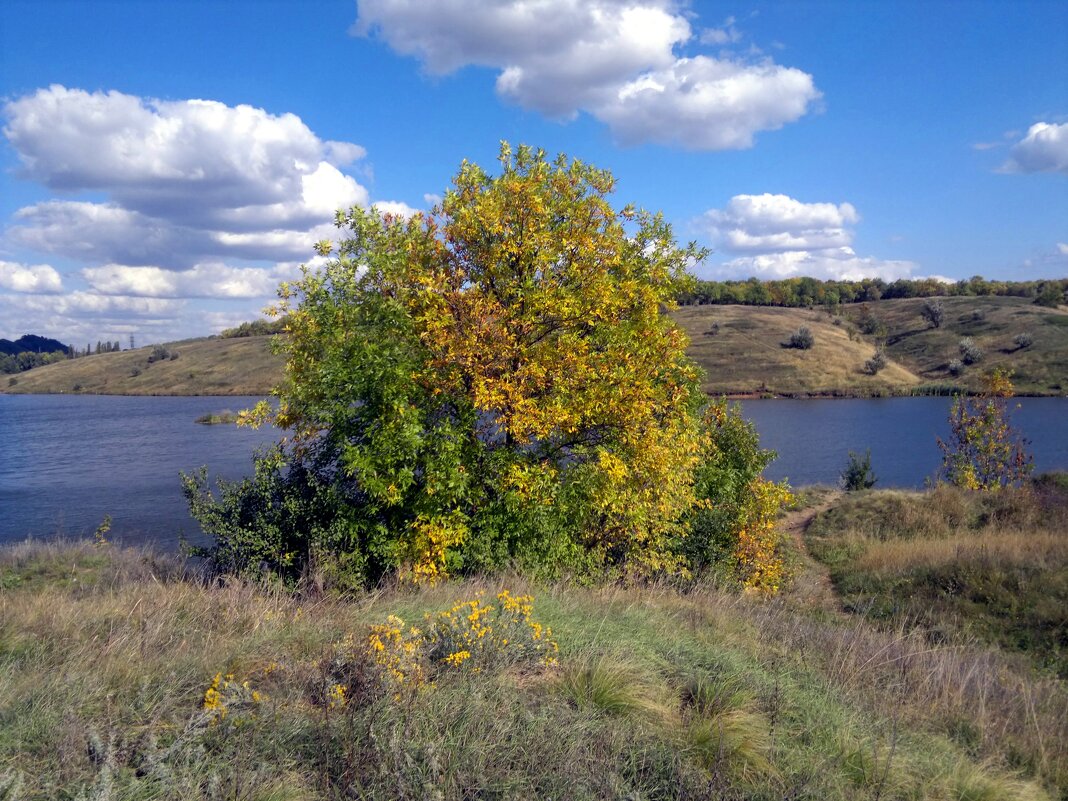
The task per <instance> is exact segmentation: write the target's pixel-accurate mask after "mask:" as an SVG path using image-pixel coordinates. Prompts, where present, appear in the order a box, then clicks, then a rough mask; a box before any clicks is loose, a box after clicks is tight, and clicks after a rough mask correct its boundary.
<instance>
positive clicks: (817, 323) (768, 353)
mask: <svg viewBox="0 0 1068 801" xmlns="http://www.w3.org/2000/svg"><path fill="white" fill-rule="evenodd" d="M675 318H676V319H677V320H678V322H679V324H680V325H681V326H682V327H683V328H684V329H685V330H686V333H687V334H688V335H689V336H690V348H689V354H690V356H691V357H693V358H694V359H695V360H696V361H697V362H698V363H699V364H700V365H701V366H702V367H703V368H704V370H705V372H706V373H707V377H706V380H705V384H704V388H705V391H706V392H708V393H710V394H716V395H718V394H724V393H725V394H728V395H729V394H746V393H757V392H759V393H771V394H775V395H793V394H813V395H823V394H826V395H835V394H845V395H871V394H884V393H889V392H894V391H901V390H905V389H908V388H909V387H913V386H917V385H919V384H920V383H921V379H920V378H919V377H918V376H916V375H914V374H913V373H912V372H910V371H909V370H908V369H907V368H906V367H904V366H902V365H900V364H893V363H891V364H890V365H888V366H887V367H886V368H885V369H884V370H882V371H881V372H880V373H879V374H878V375H874V376H870V375H867V374H866V373H865V372H864V362H866V361H867V360H868V359H870V358H871V357H872V355H873V354H874V353H875V346H874V345H873V344H871V343H868V342H864V341H853V340H850V338H849V334H848V332H847V330H846V327H845V326H836V325H834V324H833V322H832V318H831V317H830V316H829V315H827V314H826V313H825V312H816V311H810V310H808V309H782V308H773V307H765V306H686V307H683V308H681V309H679V310H678V311H677V312H676V313H675ZM713 326H715V328H713ZM801 326H807V327H808V328H809V329H810V330H811V331H812V333H813V335H814V337H815V344H814V345H813V346H812V348H811V349H809V350H797V349H794V348H784V347H782V344H781V343H782V342H784V341H786V340H787V339H788V338H789V336H790V335H791V334H792V333H794V332H795V331H797V329H798V328H799V327H801Z"/></svg>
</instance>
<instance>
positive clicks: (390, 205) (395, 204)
mask: <svg viewBox="0 0 1068 801" xmlns="http://www.w3.org/2000/svg"><path fill="white" fill-rule="evenodd" d="M374 207H375V208H376V209H378V211H379V212H380V213H381V214H392V215H393V216H394V217H403V218H405V219H408V218H409V217H411V216H412V215H413V214H418V213H419V211H421V210H420V209H417V208H413V207H412V206H409V205H408V204H407V203H402V202H401V201H399V200H379V201H377V202H376V203H375V204H374Z"/></svg>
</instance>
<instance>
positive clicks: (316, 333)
mask: <svg viewBox="0 0 1068 801" xmlns="http://www.w3.org/2000/svg"><path fill="white" fill-rule="evenodd" d="M500 162H501V170H500V173H499V174H498V175H496V176H493V175H490V174H488V173H487V172H485V171H484V170H482V169H481V168H479V167H478V166H476V165H474V164H469V163H466V162H465V163H464V164H463V165H462V166H461V168H460V171H459V173H458V175H457V176H456V178H455V179H454V183H453V186H452V188H451V189H450V190H449V191H448V192H447V193H446V194H445V197H444V200H443V201H442V202H441V204H440V206H439V207H437V208H434V209H433V210H431V211H430V212H428V213H425V214H415V215H414V216H412V217H411V218H408V219H404V218H400V217H396V216H392V215H388V214H386V215H383V214H380V213H379V212H377V211H376V210H374V209H365V208H353V209H351V210H348V211H344V212H339V214H338V217H337V224H338V227H339V229H340V230H341V231H342V232H343V235H342V237H341V238H340V240H339V241H338V242H336V243H331V242H323V243H320V245H319V248H318V249H319V252H320V253H321V255H323V256H326V257H328V260H327V261H326V263H325V265H324V266H322V267H319V268H316V269H306V270H305V271H304V275H303V278H302V279H301V280H300V281H297V282H294V283H292V284H289V285H283V287H282V288H281V290H280V295H281V303H280V304H279V307H278V308H277V309H276V311H277V312H278V313H279V314H286V315H288V332H289V333H288V336H287V337H285V338H283V339H281V343H282V345H281V347H282V349H283V350H284V352H285V355H286V357H287V360H286V372H285V378H284V381H283V383H282V385H281V386H280V387H279V389H278V391H277V395H278V403H279V405H278V409H277V411H276V412H275V413H273V419H274V421H275V422H276V423H277V424H278V425H279V426H281V427H282V428H284V429H288V430H289V431H290V432H291V435H292V447H291V451H290V454H291V456H290V458H291V459H293V460H295V461H296V462H297V463H299V464H300V465H301V471H298V472H300V475H301V481H302V482H303V483H302V486H301V487H300V488H299V491H297V492H290V493H289V495H288V496H286V497H285V498H284V499H283V500H281V501H279V500H278V497H277V493H275V495H271V496H270V497H273V498H274V500H273V501H272V500H269V499H268V498H266V497H262V498H260V499H259V500H258V501H256V504H259V506H256V504H253V505H254V506H256V508H257V509H259V508H262V507H264V505H266V506H267V507H271V508H277V509H281V510H282V513H283V514H282V517H283V518H285V519H284V520H282V522H278V521H279V520H280V519H281V518H279V517H278V516H277V515H275V517H273V518H271V519H272V520H274V521H275V523H274V524H272V525H274V528H273V529H272V531H274V532H275V533H274V534H272V537H273V540H272V541H271V542H270V543H267V544H265V545H264V546H263V547H262V548H261V549H260V551H261V553H259V556H260V557H262V558H263V559H266V560H267V561H268V562H269V563H272V564H280V565H283V566H284V565H286V564H294V563H296V562H299V555H298V554H297V551H298V550H299V549H300V548H301V547H303V546H304V545H306V544H307V543H303V542H302V541H300V540H299V539H297V540H294V539H293V536H292V534H291V533H290V531H291V530H292V529H293V528H299V519H298V518H299V513H305V514H306V513H307V512H306V510H307V509H312V510H314V511H315V514H314V515H313V517H314V518H315V520H317V521H320V522H319V524H318V528H316V529H315V531H317V532H318V534H316V535H315V537H313V539H315V538H316V537H317V542H318V545H317V546H316V543H314V542H313V543H311V545H312V546H313V547H319V548H320V550H326V551H329V552H330V553H331V554H332V555H333V557H337V558H342V559H345V560H347V562H346V564H347V565H348V569H350V570H355V571H356V572H358V573H360V574H361V575H363V576H364V577H370V578H373V577H374V576H375V575H376V574H380V573H381V572H384V571H386V570H390V569H399V570H401V571H402V572H405V573H407V574H408V575H410V576H411V577H413V578H415V579H417V580H433V579H435V578H437V577H438V576H440V575H442V574H444V573H446V572H449V571H452V570H455V569H458V568H463V569H468V570H470V569H486V568H490V567H495V566H499V565H502V564H508V563H512V564H515V563H518V564H520V565H522V566H523V567H525V568H528V569H529V568H534V569H545V570H548V571H550V572H555V573H559V572H566V571H581V572H588V571H591V570H593V571H604V570H607V571H610V572H617V573H627V574H638V575H649V574H653V573H658V572H675V571H678V570H685V568H686V565H687V563H688V562H689V561H691V557H690V555H689V554H688V552H687V550H686V549H684V548H680V547H679V543H680V541H682V540H683V539H684V538H685V536H686V534H687V530H688V527H690V526H691V525H692V520H693V515H692V514H691V512H692V510H693V509H695V508H696V507H699V506H700V505H701V504H705V505H707V504H708V499H707V498H706V499H703V500H702V499H700V498H698V497H697V495H698V492H699V491H700V487H701V482H700V481H698V470H697V468H698V464H699V462H700V461H701V460H702V459H703V458H704V457H705V456H706V455H707V452H708V448H709V441H710V438H709V434H708V430H707V427H706V426H704V425H703V424H702V419H701V410H702V407H703V406H704V405H705V402H706V401H705V399H704V398H703V396H702V394H701V392H700V386H699V377H700V371H699V370H698V368H697V367H696V366H695V365H694V364H693V363H692V362H691V361H690V360H689V359H688V358H687V357H686V355H685V353H684V349H685V346H686V344H687V343H686V338H685V336H684V335H683V333H682V332H681V331H680V330H679V329H678V327H677V326H676V325H675V324H674V323H673V322H672V320H671V318H670V317H669V316H668V315H667V314H666V313H665V312H666V311H667V310H669V309H670V308H672V306H673V304H674V298H675V297H676V296H677V295H678V294H679V293H680V290H681V289H683V288H684V286H685V282H687V281H688V280H689V279H688V276H687V273H686V268H687V266H688V265H690V264H691V263H693V262H694V261H695V260H697V259H699V258H700V257H701V255H702V254H701V253H700V252H698V251H697V249H696V248H695V247H694V246H693V245H690V246H689V247H686V248H680V247H679V246H677V245H676V243H675V241H674V239H673V237H672V233H671V230H670V227H669V226H668V225H667V224H666V223H665V222H664V221H663V219H662V218H661V217H660V215H654V214H650V213H647V212H644V211H638V210H635V209H633V208H631V207H627V208H624V209H622V210H620V211H617V210H615V209H614V208H613V206H612V205H611V204H610V203H609V200H608V198H609V195H610V194H611V193H612V191H613V179H612V176H611V175H610V174H609V173H607V172H605V171H603V170H598V169H595V168H593V167H591V166H589V165H586V164H583V163H582V162H580V161H572V160H568V159H567V158H565V157H564V156H560V157H558V158H556V159H555V160H549V159H547V158H546V156H545V154H544V153H543V152H542V151H536V150H532V149H530V148H527V147H520V148H518V149H517V150H515V151H512V150H511V149H510V148H509V147H508V146H507V145H504V146H502V149H501V157H500ZM260 415H261V416H265V415H267V408H266V407H261V409H260ZM281 459H282V457H281V455H276V457H275V462H273V463H272V465H271V466H269V467H268V468H265V469H264V476H262V477H261V478H269V477H270V475H274V476H275V478H273V479H271V480H273V481H275V482H277V481H278V480H279V479H278V468H279V467H280V466H281V461H280V460H281ZM308 465H311V467H310V468H308ZM761 466H762V465H761ZM272 470H273V471H274V472H273V473H272ZM757 472H759V469H758V470H757ZM263 483H264V482H263V481H261V482H260V484H261V485H262V484H263ZM706 483H707V482H706ZM309 484H311V485H313V487H318V488H320V489H322V488H328V489H329V497H328V499H327V502H326V503H325V508H327V509H329V508H335V509H337V510H338V512H337V513H336V514H334V515H333V516H332V517H331V516H330V515H326V518H324V517H323V515H322V514H321V511H322V509H323V508H324V503H323V502H322V492H319V491H318V490H316V491H314V492H311V493H309V492H308V491H307V486H308V485H309ZM250 486H251V485H250ZM196 489H197V487H196V486H195V485H194V484H193V483H189V485H188V494H189V495H190V496H191V499H193V498H194V496H195V495H196V493H195V490H196ZM200 489H203V487H200ZM247 494H248V493H246V495H247ZM253 494H255V493H253ZM282 494H283V495H285V493H282ZM268 495H270V493H268ZM243 497H244V496H242V497H237V496H235V497H233V498H231V500H232V501H233V502H234V503H235V504H239V503H240V504H243V503H244V500H243ZM257 497H259V496H257ZM272 504H273V506H272ZM289 508H293V509H296V510H298V512H294V514H292V515H290V518H292V521H290V518H286V517H285V515H286V514H288V512H287V511H286V510H287V509H289ZM205 509H207V510H208V511H210V509H208V507H204V509H202V510H201V511H202V512H203V511H204V510H205ZM300 510H305V511H304V512H300ZM216 511H217V510H216ZM201 516H203V515H201ZM246 528H247V527H246ZM223 545H225V543H223ZM272 551H274V552H277V553H275V554H274V555H272ZM246 555H247V554H246Z"/></svg>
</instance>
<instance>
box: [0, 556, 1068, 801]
mask: <svg viewBox="0 0 1068 801" xmlns="http://www.w3.org/2000/svg"><path fill="white" fill-rule="evenodd" d="M502 586H507V587H508V588H510V589H512V590H513V591H514V592H529V593H531V594H533V595H534V596H535V602H534V615H535V617H536V618H537V619H538V620H540V621H542V622H544V623H545V624H547V625H549V626H551V627H552V629H553V632H554V634H553V636H554V637H555V639H556V641H557V642H558V643H559V647H560V654H559V664H558V665H556V666H549V667H546V666H537V665H528V666H525V667H522V666H520V667H517V666H512V667H507V668H494V669H486V670H482V671H480V672H474V671H463V670H456V671H453V670H448V669H445V668H443V667H440V666H439V667H440V669H439V670H437V671H436V672H435V674H434V675H433V676H432V678H433V686H428V687H425V688H424V689H422V690H419V691H414V692H408V691H402V690H398V691H397V692H396V693H394V692H392V691H390V692H378V693H375V692H372V691H369V690H368V691H366V692H361V693H356V692H355V691H352V692H351V693H350V695H349V696H348V697H347V699H346V701H347V702H346V703H344V704H341V703H333V704H332V703H331V699H332V696H330V694H329V692H328V691H326V688H327V687H328V686H329V683H330V681H332V680H333V679H332V678H331V675H332V674H330V672H329V671H330V665H332V664H336V660H337V655H338V653H339V651H338V646H337V643H338V642H339V641H342V640H344V638H345V637H346V635H349V636H350V637H351V641H352V642H355V643H361V642H366V634H367V630H368V629H367V627H368V625H369V624H375V623H381V622H383V621H384V620H385V619H386V618H387V616H388V615H391V614H393V615H399V616H400V617H402V618H403V619H404V620H406V621H408V622H410V623H421V621H422V618H423V615H424V614H426V613H428V612H435V611H437V610H440V609H444V608H449V607H450V606H452V605H453V604H454V603H455V602H457V601H458V600H465V599H469V598H471V597H473V596H474V595H475V594H476V593H478V592H479V591H484V592H486V594H487V596H488V597H491V596H492V595H493V594H494V593H496V592H497V591H498V590H499V589H500V588H501V587H502ZM217 674H221V675H224V676H225V675H228V674H232V675H233V679H232V686H233V687H234V688H236V689H235V690H234V693H236V695H234V696H233V698H232V699H231V702H232V709H231V713H230V714H229V715H227V716H226V717H225V718H222V719H219V718H218V716H217V715H215V714H213V712H212V711H211V710H205V708H204V706H205V704H204V701H205V693H206V691H207V690H208V689H209V688H210V687H212V686H213V682H214V681H216V680H215V676H216V675H217ZM244 681H248V682H249V685H248V687H247V688H244V689H242V682H244ZM353 686H355V685H353ZM253 692H255V693H256V698H255V699H254V700H253V697H252V693H253ZM239 696H240V697H239ZM228 697H229V696H228ZM333 700H335V701H336V700H337V699H336V697H334V698H333ZM1066 764H1068V694H1066V692H1065V689H1064V687H1063V685H1062V684H1060V683H1058V682H1057V681H1055V680H1052V679H1046V678H1041V677H1036V676H1034V675H1032V674H1031V673H1029V672H1028V671H1027V670H1025V669H1021V668H1020V667H1019V665H1017V664H1016V663H1014V662H1013V661H1012V660H1009V659H1006V658H1004V657H1002V656H1000V655H999V654H998V653H997V652H996V651H995V650H992V649H985V648H973V647H967V646H964V645H959V644H950V643H945V644H941V645H933V646H932V645H931V644H930V642H929V641H927V640H926V639H925V638H924V637H923V636H921V635H917V634H910V633H908V632H906V631H903V630H892V631H880V630H877V629H875V628H873V627H871V626H870V625H869V624H868V623H867V622H866V621H864V620H861V619H852V620H850V619H844V620H843V619H841V618H833V619H823V618H820V617H815V616H811V615H807V614H805V613H804V612H802V611H797V610H793V609H791V608H789V607H788V606H787V605H785V604H778V603H771V602H762V601H759V600H756V599H750V598H746V597H741V596H738V595H735V594H730V593H725V592H721V591H718V590H715V589H712V588H706V589H700V590H696V591H692V592H689V593H687V594H680V593H679V592H678V591H676V590H673V589H669V588H656V587H653V588H649V587H646V588H622V587H609V588H601V589H583V588H576V587H569V586H563V585H552V586H529V585H527V584H526V583H525V582H524V581H522V580H521V579H519V578H513V579H509V580H502V581H491V582H486V581H474V580H469V581H464V582H455V583H446V584H443V585H440V586H438V587H436V588H427V589H421V590H414V589H410V588H403V587H394V588H386V589H383V590H381V591H379V592H375V593H370V594H367V595H365V596H361V597H359V598H354V599H340V598H335V597H330V596H325V595H322V594H315V593H311V592H306V593H303V594H297V595H292V594H286V593H282V592H279V591H275V590H271V589H266V588H262V587H257V586H251V585H248V584H245V583H240V582H229V583H222V584H218V583H212V582H206V581H203V580H201V579H199V578H197V576H196V575H194V574H193V573H191V572H190V571H189V570H188V568H187V567H186V566H185V565H183V564H182V563H180V562H177V561H175V560H174V559H171V558H163V557H159V556H154V555H152V554H150V553H145V552H138V551H133V550H123V549H116V548H113V547H110V546H105V547H94V546H92V545H88V544H73V545H72V544H68V545H40V544H26V545H20V546H16V547H11V548H7V549H5V550H3V551H0V798H8V799H10V798H20V799H46V798H47V799H63V798H69V799H74V798H94V799H105V798H107V799H111V798H114V799H150V798H161V799H162V798H183V799H197V798H203V799H208V798H212V799H216V798H217V799H223V798H225V799H262V800H265V799H305V798H307V799H311V798H362V799H378V798H381V799H386V798H413V799H414V798H441V799H454V798H456V799H459V798H502V799H503V798H514V799H527V798H547V799H549V798H557V799H582V798H591V799H592V798H643V799H669V798H670V799H677V798H691V799H696V798H709V799H742V798H745V799H769V800H770V799H783V798H791V799H843V800H844V799H879V798H883V799H890V798H903V799H904V798H907V799H932V800H933V799H946V800H947V801H948V800H949V799H990V801H994V799H1045V798H1058V797H1060V798H1064V797H1068V796H1066V795H1065V793H1066V792H1068V774H1066V769H1065V765H1066Z"/></svg>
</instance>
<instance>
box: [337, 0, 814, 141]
mask: <svg viewBox="0 0 1068 801" xmlns="http://www.w3.org/2000/svg"><path fill="white" fill-rule="evenodd" d="M358 7H359V8H358V18H357V20H356V23H355V25H354V26H353V32H354V33H356V34H357V35H362V36H372V35H377V36H379V37H380V38H381V39H383V40H384V41H385V42H386V43H387V44H388V45H389V46H390V47H391V48H393V49H394V50H395V51H397V52H398V53H402V54H405V55H410V56H414V57H416V58H418V59H419V60H420V61H422V63H423V64H424V66H425V67H426V69H427V70H428V71H429V72H431V73H433V74H439V75H441V74H447V73H450V72H453V71H455V70H457V69H460V68H461V67H463V66H466V65H478V66H483V67H489V68H492V69H496V70H499V72H498V76H497V82H496V89H497V93H498V94H499V95H500V96H501V97H503V98H504V99H506V100H508V101H509V102H513V103H516V104H517V105H519V106H522V107H523V108H528V109H533V110H537V111H539V112H541V113H543V114H546V115H548V116H550V117H554V118H561V119H567V118H571V117H573V116H575V115H576V114H577V113H578V112H579V111H586V112H588V113H589V114H591V115H592V116H594V117H595V118H597V119H599V120H601V121H602V122H604V123H606V124H607V125H608V126H609V127H610V128H611V130H612V131H613V133H614V134H615V136H616V137H617V138H618V139H619V140H620V141H623V142H625V143H640V142H659V143H663V144H675V145H681V146H683V147H686V148H692V149H700V150H722V149H731V148H745V147H750V146H751V145H752V144H753V136H754V135H755V134H756V133H757V132H759V131H766V130H775V129H777V128H780V127H782V126H783V125H785V124H786V123H788V122H793V121H794V120H796V119H798V118H800V117H801V116H803V115H804V114H805V113H806V112H807V111H808V109H809V107H810V105H811V104H812V103H813V102H815V101H816V100H817V99H818V98H819V97H820V93H819V91H818V90H817V89H816V87H815V84H814V82H813V80H812V76H810V75H808V74H806V73H804V72H802V71H800V70H797V69H793V68H785V67H781V66H779V65H776V64H774V63H773V62H771V61H770V60H766V59H765V60H762V61H759V62H752V61H747V60H744V59H743V58H741V57H737V56H731V55H729V54H728V55H725V56H722V57H717V58H713V57H711V56H707V55H697V56H694V57H681V56H679V55H678V54H677V53H676V50H677V49H678V48H679V47H681V46H683V45H686V44H688V43H690V42H691V41H692V40H694V38H695V37H694V33H693V31H692V29H691V26H690V22H689V21H688V19H687V17H686V16H685V15H684V14H682V13H680V11H679V9H678V8H677V4H675V3H673V2H669V1H668V0H636V2H633V3H627V4H623V3H619V2H617V1H616V0H592V2H586V3H576V2H573V0H534V1H533V2H523V3H507V4H504V3H502V4H490V5H487V4H485V3H481V2H479V1H478V0H442V2H415V1H414V0H360V2H359V4H358ZM697 38H698V39H699V40H700V41H701V42H702V43H705V44H718V45H722V44H730V43H733V42H736V41H738V39H740V34H739V33H738V31H737V30H736V29H735V28H734V25H733V20H728V22H727V23H726V25H725V26H724V27H723V28H713V29H708V30H705V31H704V32H703V33H702V34H701V35H700V37H697Z"/></svg>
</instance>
